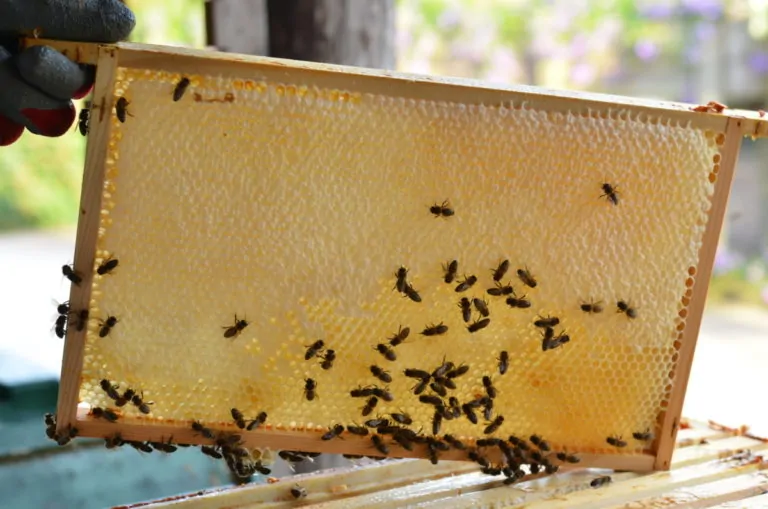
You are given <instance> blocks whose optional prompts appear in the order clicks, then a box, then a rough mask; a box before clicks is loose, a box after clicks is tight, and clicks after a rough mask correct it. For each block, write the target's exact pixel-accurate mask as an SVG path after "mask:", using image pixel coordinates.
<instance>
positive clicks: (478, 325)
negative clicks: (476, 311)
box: [467, 318, 491, 333]
mask: <svg viewBox="0 0 768 509" xmlns="http://www.w3.org/2000/svg"><path fill="white" fill-rule="evenodd" d="M490 323H491V319H490V318H483V319H482V320H477V321H475V322H473V323H471V324H469V326H467V330H468V331H469V332H470V333H472V332H477V331H479V330H480V329H485V328H486V327H488V324H490Z"/></svg>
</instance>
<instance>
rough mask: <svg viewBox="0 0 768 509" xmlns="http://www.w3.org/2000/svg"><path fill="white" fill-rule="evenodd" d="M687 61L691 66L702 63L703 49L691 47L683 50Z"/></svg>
mask: <svg viewBox="0 0 768 509" xmlns="http://www.w3.org/2000/svg"><path fill="white" fill-rule="evenodd" d="M683 56H684V57H685V61H686V62H688V63H689V64H698V63H699V62H700V61H701V48H700V47H691V48H685V49H684V50H683Z"/></svg>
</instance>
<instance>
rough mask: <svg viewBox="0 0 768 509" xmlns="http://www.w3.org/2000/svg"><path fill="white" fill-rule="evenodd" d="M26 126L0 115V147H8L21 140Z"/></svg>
mask: <svg viewBox="0 0 768 509" xmlns="http://www.w3.org/2000/svg"><path fill="white" fill-rule="evenodd" d="M22 134H24V126H23V125H21V124H17V123H16V122H13V121H12V120H8V119H7V118H5V117H4V116H2V115H0V147H7V146H8V145H10V144H12V143H14V142H15V141H16V140H18V139H19V138H21V135H22Z"/></svg>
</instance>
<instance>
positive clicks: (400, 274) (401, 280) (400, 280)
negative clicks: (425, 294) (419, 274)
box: [393, 266, 408, 293]
mask: <svg viewBox="0 0 768 509" xmlns="http://www.w3.org/2000/svg"><path fill="white" fill-rule="evenodd" d="M407 276H408V269H406V268H405V267H402V266H401V267H400V268H399V269H397V272H395V278H397V281H395V286H394V288H393V289H395V288H396V289H397V291H398V292H400V293H405V287H406V285H408V282H407V281H406V279H405V278H406V277H407Z"/></svg>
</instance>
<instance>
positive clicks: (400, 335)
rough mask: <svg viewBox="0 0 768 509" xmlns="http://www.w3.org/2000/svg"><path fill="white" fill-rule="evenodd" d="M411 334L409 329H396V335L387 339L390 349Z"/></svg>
mask: <svg viewBox="0 0 768 509" xmlns="http://www.w3.org/2000/svg"><path fill="white" fill-rule="evenodd" d="M410 333H411V329H410V327H402V326H400V327H399V328H398V329H397V333H396V334H395V335H393V336H391V337H390V338H389V344H390V346H392V347H395V346H397V345H399V344H400V343H402V342H403V341H405V339H406V338H407V337H408V335H409V334H410Z"/></svg>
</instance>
